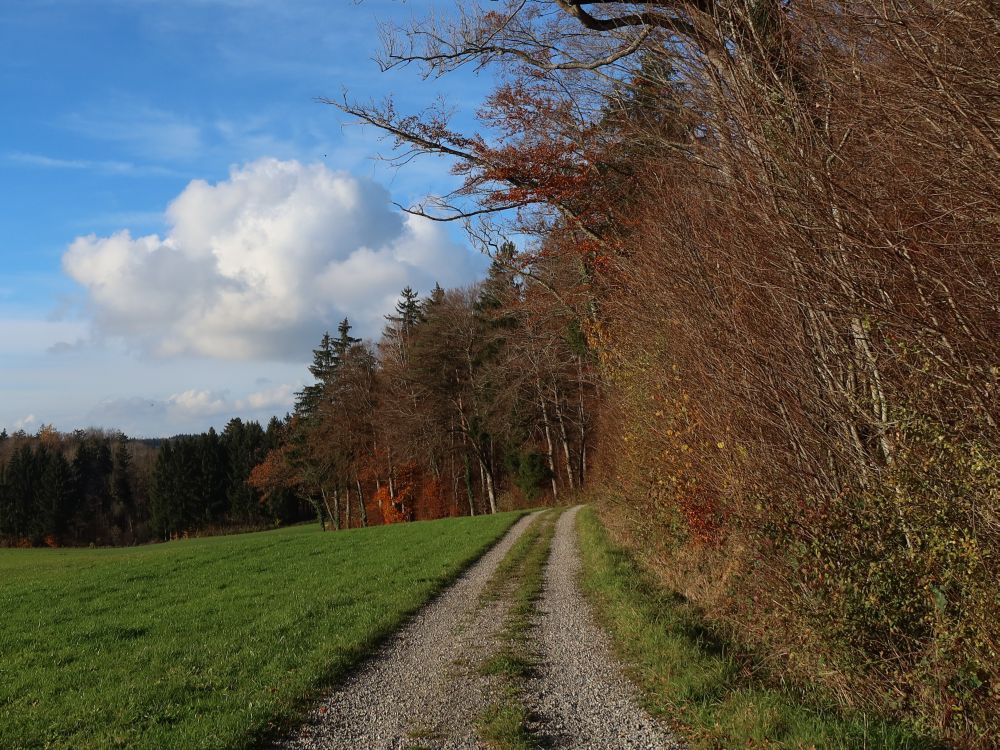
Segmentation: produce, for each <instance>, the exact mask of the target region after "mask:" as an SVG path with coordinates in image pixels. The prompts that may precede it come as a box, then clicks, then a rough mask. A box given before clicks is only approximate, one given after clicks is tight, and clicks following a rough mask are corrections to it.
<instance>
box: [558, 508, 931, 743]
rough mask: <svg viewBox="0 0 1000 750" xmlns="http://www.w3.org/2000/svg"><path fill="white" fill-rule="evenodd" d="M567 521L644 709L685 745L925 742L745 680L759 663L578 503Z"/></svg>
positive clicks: (585, 579) (586, 580) (590, 591)
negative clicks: (573, 518) (654, 576)
mask: <svg viewBox="0 0 1000 750" xmlns="http://www.w3.org/2000/svg"><path fill="white" fill-rule="evenodd" d="M577 524H578V531H579V534H580V547H581V553H582V558H583V574H582V585H583V587H584V590H585V591H586V593H587V595H588V596H589V598H590V599H591V601H592V602H593V603H594V605H595V607H596V610H597V613H598V615H599V618H600V620H601V622H602V623H603V624H604V625H605V626H606V627H607V629H608V631H609V632H610V634H611V636H612V639H613V641H614V643H615V646H616V649H617V650H618V652H619V654H620V655H621V656H622V658H623V660H624V661H625V662H626V664H627V665H628V667H629V671H630V673H631V675H632V677H633V678H634V679H635V680H636V682H637V683H638V686H639V688H640V690H641V691H642V694H643V697H644V700H645V703H646V705H647V707H648V708H649V709H650V710H651V711H652V712H653V713H655V714H657V715H659V716H660V717H662V718H663V719H665V720H667V721H668V722H670V723H672V724H673V725H674V726H675V728H677V729H678V730H679V731H680V732H681V733H682V734H683V735H684V736H685V739H687V740H688V742H689V743H690V745H691V746H692V747H693V748H712V749H713V750H714V749H715V748H747V747H754V748H760V747H766V748H803V749H805V748H838V749H843V750H854V749H856V748H867V749H868V750H889V749H890V748H891V749H892V750H902V749H903V748H907V749H909V750H916V749H917V748H931V747H935V745H934V744H932V743H930V742H928V741H924V740H921V739H920V738H918V737H916V736H915V735H914V734H913V733H912V732H911V731H909V730H908V729H907V728H906V727H904V726H901V725H898V724H893V723H892V722H887V721H882V720H879V719H878V718H877V717H865V716H862V715H858V714H855V715H852V716H845V715H842V714H840V713H838V712H836V711H834V710H833V709H832V708H830V707H829V706H821V705H817V704H816V703H815V701H811V700H806V698H805V697H804V696H802V695H798V694H796V693H795V692H793V691H791V690H789V689H784V688H781V687H778V686H775V685H770V684H768V683H767V682H766V680H764V679H763V678H750V677H747V676H746V675H748V674H757V675H761V674H766V669H762V668H761V665H760V664H757V663H755V662H754V658H753V656H752V655H749V654H748V653H746V652H745V651H744V650H741V649H738V648H734V647H733V646H732V645H731V644H728V643H726V642H725V641H724V640H723V639H721V638H719V637H718V636H717V635H716V634H714V633H713V632H712V629H711V627H710V626H709V624H708V623H707V622H706V621H705V619H704V618H703V617H702V615H701V614H700V613H699V612H698V610H697V608H695V607H694V606H692V605H691V604H689V603H688V602H685V601H684V600H683V599H681V598H680V597H679V596H677V595H676V594H673V593H671V592H669V591H666V590H664V589H662V588H660V587H659V586H658V585H657V584H656V583H655V582H654V581H652V580H651V579H650V577H649V576H648V575H646V574H645V573H644V572H643V571H642V570H641V569H640V568H639V567H638V566H637V565H636V564H635V562H633V560H632V559H631V558H630V557H629V556H628V554H627V553H626V552H625V551H623V550H621V549H619V548H617V547H616V546H615V545H614V544H612V543H611V541H610V540H609V539H608V537H607V534H606V532H605V531H604V528H603V527H602V526H601V524H600V522H599V521H598V519H597V517H596V515H595V514H594V512H593V510H592V509H590V508H584V509H583V511H582V512H581V513H580V514H579V516H578V521H577Z"/></svg>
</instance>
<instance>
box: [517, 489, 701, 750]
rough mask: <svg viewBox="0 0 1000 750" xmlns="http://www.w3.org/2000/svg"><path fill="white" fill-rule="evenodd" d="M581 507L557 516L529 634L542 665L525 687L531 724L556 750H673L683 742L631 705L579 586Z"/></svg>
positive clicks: (629, 692) (628, 691)
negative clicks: (533, 637)
mask: <svg viewBox="0 0 1000 750" xmlns="http://www.w3.org/2000/svg"><path fill="white" fill-rule="evenodd" d="M579 510H580V507H579V506H577V507H576V508H572V509H571V510H568V511H566V512H565V513H563V514H562V516H561V517H560V519H559V521H558V522H557V524H556V533H555V537H554V538H553V540H552V554H551V557H550V558H549V564H548V567H547V568H546V571H545V587H544V589H543V592H542V599H541V601H540V602H539V611H540V617H539V621H538V624H537V628H536V633H535V635H536V639H537V643H536V648H537V649H538V656H539V658H540V664H539V668H538V670H537V672H536V674H535V676H533V677H532V678H530V679H529V680H528V684H527V689H526V698H527V701H528V706H529V708H531V710H532V713H533V714H534V715H535V717H536V719H537V720H536V722H535V725H534V726H531V727H530V729H531V730H532V733H533V734H534V735H535V736H536V737H537V738H538V739H540V740H541V741H542V743H543V745H544V746H545V747H551V748H558V749H559V750H570V749H572V750H576V749H578V748H579V749H580V750H583V748H587V750H677V749H678V748H681V747H682V745H681V744H680V743H679V742H677V740H675V739H674V738H672V737H671V736H670V735H669V734H668V733H667V732H666V730H664V729H663V728H662V727H661V726H660V725H658V724H657V723H656V722H655V721H654V720H653V719H652V717H650V716H649V714H647V713H646V712H645V711H644V710H643V709H642V708H640V707H639V705H638V704H637V702H636V700H635V692H634V690H633V688H632V686H631V685H630V684H629V682H628V681H627V680H626V679H625V677H624V675H623V674H622V672H621V669H620V667H619V666H618V663H617V661H616V660H615V658H614V656H613V655H612V653H611V644H610V641H609V639H608V636H607V635H606V634H605V633H604V631H603V630H601V629H600V628H599V627H598V626H597V623H596V622H595V620H594V617H593V615H592V614H591V612H590V609H589V606H588V604H587V602H586V601H585V600H584V598H583V595H582V594H581V592H580V590H579V587H578V585H577V577H578V576H579V573H580V553H579V549H578V547H577V536H576V527H575V521H576V514H577V513H578V512H579Z"/></svg>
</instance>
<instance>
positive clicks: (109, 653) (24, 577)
mask: <svg viewBox="0 0 1000 750" xmlns="http://www.w3.org/2000/svg"><path fill="white" fill-rule="evenodd" d="M518 516H519V514H517V513H506V514H500V515H497V516H485V517H477V518H455V519H446V520H442V521H431V522H422V523H410V524H399V525H393V526H383V527H378V528H370V529H356V530H352V531H344V532H339V533H334V532H325V533H324V532H321V531H320V530H319V529H318V528H317V527H314V526H309V527H303V526H300V527H294V528H288V529H282V530H276V531H268V532H261V533H256V534H243V535H238V536H226V537H215V538H210V539H192V540H184V541H178V542H170V543H167V544H158V545H153V546H146V547H131V548H117V549H64V550H12V549H7V550H0V747H2V748H34V747H44V748H105V747H128V748H243V747H251V746H254V745H255V744H257V743H259V742H260V741H261V738H266V737H268V736H269V735H270V734H273V733H274V732H276V731H280V730H281V728H282V727H284V726H286V725H287V724H288V723H289V722H290V721H293V720H294V719H295V717H297V716H300V715H301V714H302V712H303V710H304V709H305V707H306V706H307V705H308V704H309V701H310V699H311V698H314V697H315V696H316V693H317V691H319V690H320V689H321V688H323V687H325V686H328V685H329V684H330V683H331V682H332V681H334V680H335V679H336V678H338V677H340V676H342V675H343V674H344V673H345V671H346V670H348V669H349V668H350V667H351V666H352V665H354V664H356V663H357V662H358V660H359V659H361V658H362V657H363V656H364V655H365V654H366V653H369V652H370V651H371V650H372V648H373V647H374V646H375V645H377V644H378V643H379V642H380V640H382V639H384V638H385V637H386V636H387V635H388V634H389V633H391V632H392V631H393V630H394V629H396V628H397V627H398V626H399V625H400V624H401V623H402V622H403V621H404V620H405V618H406V617H407V616H408V615H409V614H411V613H413V612H414V611H415V610H416V609H418V608H419V607H420V606H421V605H422V604H424V603H425V602H426V601H427V600H428V599H429V598H430V597H432V596H433V595H434V594H435V593H436V592H437V591H439V590H440V589H441V588H442V587H443V586H444V585H445V584H447V583H448V582H449V581H451V580H452V579H453V578H454V577H455V576H456V575H458V574H459V573H460V572H461V571H462V569H463V568H465V567H466V566H467V565H469V564H470V563H471V562H472V561H473V560H475V559H476V558H477V557H479V556H480V555H481V554H482V553H483V551H484V550H485V549H487V548H488V547H489V546H490V545H491V544H492V543H493V542H494V541H496V540H497V539H498V538H499V537H500V536H501V535H502V534H503V533H504V531H506V530H507V529H508V528H509V527H510V525H511V524H512V523H513V522H514V521H515V520H516V519H517V517H518Z"/></svg>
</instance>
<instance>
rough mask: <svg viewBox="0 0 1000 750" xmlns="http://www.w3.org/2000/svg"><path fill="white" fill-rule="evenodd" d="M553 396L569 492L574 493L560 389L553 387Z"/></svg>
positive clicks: (571, 463)
mask: <svg viewBox="0 0 1000 750" xmlns="http://www.w3.org/2000/svg"><path fill="white" fill-rule="evenodd" d="M552 395H553V396H555V399H554V400H553V402H552V403H553V404H555V408H556V424H558V425H559V440H560V441H561V442H562V449H563V457H564V458H565V459H566V481H567V482H568V484H569V491H570V492H572V491H573V489H574V487H573V461H572V460H571V458H570V453H569V438H568V437H567V436H566V421H565V420H564V419H563V412H562V406H561V405H560V403H559V402H560V400H561V399H560V396H559V389H558V388H556V387H555V386H552Z"/></svg>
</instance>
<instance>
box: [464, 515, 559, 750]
mask: <svg viewBox="0 0 1000 750" xmlns="http://www.w3.org/2000/svg"><path fill="white" fill-rule="evenodd" d="M559 513H560V511H549V512H546V513H545V514H543V515H541V516H539V517H538V518H537V519H536V520H535V521H534V523H532V525H531V526H530V527H529V528H528V529H527V531H525V532H524V534H522V535H521V538H520V539H518V541H517V542H516V543H515V544H514V546H513V547H511V549H510V551H509V552H508V553H507V556H506V557H505V558H504V559H503V560H502V561H501V562H500V565H499V566H498V567H497V570H496V572H495V573H494V574H493V577H492V578H491V579H490V581H489V583H488V584H487V586H486V589H485V591H484V592H483V598H484V600H487V601H489V600H495V599H499V598H505V599H507V600H508V601H509V607H508V610H507V618H506V621H505V622H504V628H503V630H502V631H501V633H500V643H499V648H498V649H497V650H496V651H495V652H494V653H493V654H491V655H490V656H489V657H488V658H487V659H486V660H485V662H484V663H483V665H482V667H481V668H480V671H481V672H482V673H483V674H488V675H492V676H496V677H499V682H500V685H499V687H500V693H499V695H498V697H497V699H496V700H495V701H494V702H493V703H491V704H490V705H489V706H487V707H486V709H485V710H484V711H483V713H482V714H481V715H480V717H479V720H478V721H477V723H476V729H477V732H478V734H479V738H480V739H481V740H482V741H483V742H484V743H485V744H486V745H487V746H489V747H491V748H494V750H535V748H537V747H538V745H537V743H536V742H535V741H534V739H533V738H532V737H531V735H530V733H529V732H528V730H527V722H528V711H527V708H526V707H525V705H524V700H523V698H522V686H523V683H524V680H525V678H526V677H527V676H528V674H529V673H530V671H531V669H532V657H531V652H530V647H529V638H528V634H529V630H530V629H531V625H532V619H533V617H534V614H535V602H537V600H538V597H539V596H540V595H541V593H542V584H543V580H544V575H545V564H546V563H547V562H548V559H549V550H550V549H551V546H552V536H553V535H554V534H555V522H556V519H557V518H558V517H559Z"/></svg>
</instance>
